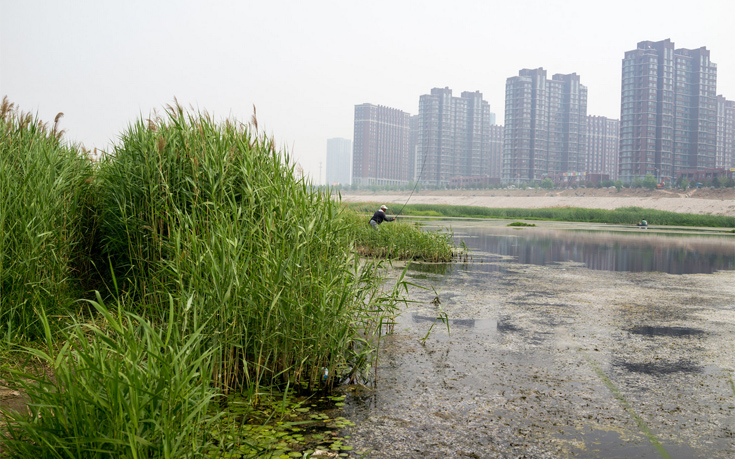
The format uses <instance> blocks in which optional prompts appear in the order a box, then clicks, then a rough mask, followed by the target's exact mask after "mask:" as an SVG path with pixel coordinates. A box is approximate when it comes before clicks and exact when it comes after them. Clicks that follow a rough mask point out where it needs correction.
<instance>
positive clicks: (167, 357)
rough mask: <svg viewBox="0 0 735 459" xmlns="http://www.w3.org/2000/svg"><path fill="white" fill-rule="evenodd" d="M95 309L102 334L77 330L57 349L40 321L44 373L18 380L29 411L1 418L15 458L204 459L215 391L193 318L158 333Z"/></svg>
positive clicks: (173, 321) (39, 357)
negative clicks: (185, 458) (111, 458)
mask: <svg viewBox="0 0 735 459" xmlns="http://www.w3.org/2000/svg"><path fill="white" fill-rule="evenodd" d="M93 306H94V307H95V309H96V310H97V311H98V312H99V314H100V317H101V319H103V320H101V321H100V322H101V325H95V324H80V323H76V324H74V325H73V326H72V327H71V329H70V330H68V331H67V332H65V333H62V334H61V336H60V337H61V338H62V340H63V341H61V342H59V343H58V344H57V343H55V342H54V338H53V337H52V335H51V329H50V327H49V324H48V319H47V318H46V316H45V315H41V322H42V323H43V325H44V326H45V332H46V339H47V341H46V343H47V348H46V349H45V350H42V349H39V348H28V349H26V352H27V353H28V354H29V355H30V356H31V357H32V358H34V359H35V361H36V362H40V363H41V364H42V365H43V368H42V369H41V370H40V371H37V372H32V373H21V372H16V373H15V375H14V381H15V382H16V386H15V387H16V388H17V389H19V390H22V391H23V392H25V393H26V394H27V396H28V398H29V399H30V401H29V404H28V412H21V413H19V412H15V411H11V410H3V412H2V414H3V415H4V418H5V420H6V421H7V431H8V432H7V436H6V438H4V440H3V443H4V447H5V448H6V454H8V457H12V458H29V457H39V458H40V457H43V458H107V457H115V458H131V459H132V458H141V457H151V458H153V457H155V458H178V457H201V456H200V453H201V451H202V450H203V449H204V448H205V447H207V446H208V441H207V437H206V434H207V426H208V425H210V424H211V423H212V422H213V421H214V420H215V419H214V418H212V417H209V416H208V413H207V409H208V407H209V402H210V400H211V399H212V398H213V397H214V395H215V392H214V391H213V390H212V388H211V386H210V385H209V384H208V382H209V377H210V371H211V367H210V364H209V362H211V359H210V358H209V352H204V353H202V352H199V349H201V348H202V347H203V340H204V339H205V337H204V335H202V334H201V329H197V328H196V321H195V318H193V317H192V316H193V314H192V313H191V312H190V313H189V314H187V316H186V317H180V316H179V317H175V314H176V313H175V312H174V308H173V306H172V307H171V309H170V312H169V315H168V319H169V320H168V323H167V324H166V325H165V326H155V325H153V324H151V323H150V322H149V321H147V320H145V319H143V318H141V317H139V316H136V315H134V314H130V313H120V314H113V313H111V312H110V311H108V310H107V309H106V308H105V306H104V305H103V304H102V303H101V301H100V302H94V303H93ZM187 319H189V320H188V323H187ZM187 328H189V329H187Z"/></svg>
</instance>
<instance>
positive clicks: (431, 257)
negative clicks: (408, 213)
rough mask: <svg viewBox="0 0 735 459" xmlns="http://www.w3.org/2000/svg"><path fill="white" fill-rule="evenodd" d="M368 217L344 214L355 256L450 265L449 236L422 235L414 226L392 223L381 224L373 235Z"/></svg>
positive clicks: (441, 233)
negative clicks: (355, 252) (356, 253)
mask: <svg viewBox="0 0 735 459" xmlns="http://www.w3.org/2000/svg"><path fill="white" fill-rule="evenodd" d="M370 215H372V213H370V214H367V213H366V214H358V213H356V212H352V211H347V219H348V221H349V222H350V232H351V234H352V237H353V238H354V240H355V248H356V250H357V252H358V253H360V254H361V255H363V256H366V257H370V258H389V259H398V260H413V261H426V262H442V263H448V262H450V261H452V257H453V256H454V254H455V251H456V246H455V244H454V241H453V238H452V233H451V232H446V231H432V232H428V231H422V230H421V227H420V226H419V225H418V224H417V223H410V222H407V221H405V220H400V219H398V220H396V221H393V222H388V223H383V224H382V225H380V230H379V231H375V230H374V229H373V228H372V227H371V226H370V225H369V224H368V221H369V220H370Z"/></svg>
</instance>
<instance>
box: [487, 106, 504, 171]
mask: <svg viewBox="0 0 735 459" xmlns="http://www.w3.org/2000/svg"><path fill="white" fill-rule="evenodd" d="M493 117H494V116H493ZM504 130H505V129H504V128H503V126H498V125H497V124H493V125H491V126H490V166H489V168H488V176H489V177H490V178H494V179H500V174H501V172H502V170H503V132H504Z"/></svg>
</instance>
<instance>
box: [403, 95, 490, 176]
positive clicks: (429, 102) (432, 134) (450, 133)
mask: <svg viewBox="0 0 735 459" xmlns="http://www.w3.org/2000/svg"><path fill="white" fill-rule="evenodd" d="M491 115H492V113H491V112H490V104H488V102H487V101H485V100H483V99H482V94H481V93H480V92H479V91H475V92H463V93H462V95H461V97H453V96H452V90H451V89H449V88H434V89H432V90H431V94H425V95H423V96H421V97H420V98H419V114H418V132H417V137H416V160H415V164H414V179H415V180H418V181H420V182H421V183H423V184H425V185H433V186H447V185H450V184H451V180H452V178H457V177H470V176H487V175H488V174H489V171H490V118H491Z"/></svg>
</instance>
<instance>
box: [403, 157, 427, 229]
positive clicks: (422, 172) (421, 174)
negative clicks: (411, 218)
mask: <svg viewBox="0 0 735 459" xmlns="http://www.w3.org/2000/svg"><path fill="white" fill-rule="evenodd" d="M428 157H429V155H428V152H427V154H424V162H423V164H421V171H420V172H419V177H418V179H416V184H415V185H414V186H413V190H411V194H409V195H408V199H406V202H405V203H403V207H406V204H408V201H409V200H410V199H411V196H413V192H414V191H416V187H417V186H419V182H420V181H421V177H422V176H423V175H424V166H426V158H428ZM403 207H401V210H400V211H399V212H398V213H397V214H396V217H397V216H399V215H401V213H403Z"/></svg>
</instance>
